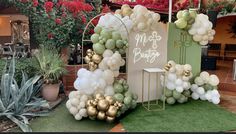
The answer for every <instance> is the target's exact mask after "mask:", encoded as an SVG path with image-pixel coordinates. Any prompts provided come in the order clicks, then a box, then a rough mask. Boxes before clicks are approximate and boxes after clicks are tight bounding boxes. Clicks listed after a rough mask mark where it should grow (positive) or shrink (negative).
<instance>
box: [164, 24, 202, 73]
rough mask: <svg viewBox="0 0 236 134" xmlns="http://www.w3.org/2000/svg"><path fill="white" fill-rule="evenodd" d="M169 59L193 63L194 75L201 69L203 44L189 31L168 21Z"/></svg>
mask: <svg viewBox="0 0 236 134" xmlns="http://www.w3.org/2000/svg"><path fill="white" fill-rule="evenodd" d="M167 43H168V49H167V59H168V61H169V60H173V61H175V62H176V63H178V64H190V65H192V68H193V70H192V72H193V75H194V76H196V75H198V74H199V73H200V71H201V46H200V45H199V44H198V43H197V42H195V41H193V39H192V36H191V35H189V34H188V31H184V30H181V29H178V28H176V26H175V24H174V23H168V41H167Z"/></svg>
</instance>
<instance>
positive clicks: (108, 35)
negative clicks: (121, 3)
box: [100, 29, 111, 39]
mask: <svg viewBox="0 0 236 134" xmlns="http://www.w3.org/2000/svg"><path fill="white" fill-rule="evenodd" d="M100 36H102V37H103V38H105V39H111V32H110V31H108V30H106V29H103V30H102V31H101V33H100Z"/></svg>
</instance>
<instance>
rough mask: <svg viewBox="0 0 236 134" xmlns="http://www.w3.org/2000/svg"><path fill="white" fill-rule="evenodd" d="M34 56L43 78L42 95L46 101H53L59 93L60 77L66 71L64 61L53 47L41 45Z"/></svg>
mask: <svg viewBox="0 0 236 134" xmlns="http://www.w3.org/2000/svg"><path fill="white" fill-rule="evenodd" d="M35 57H36V59H37V61H38V64H39V73H40V74H41V75H42V76H43V79H44V85H43V89H42V91H41V93H42V96H43V98H44V99H46V100H48V101H55V100H57V98H58V94H59V87H60V84H61V81H60V78H61V76H62V75H63V74H65V73H66V69H65V63H64V62H63V60H62V58H61V56H60V54H59V53H58V51H57V49H55V48H49V47H45V46H44V47H43V46H41V47H40V50H39V52H38V53H36V54H35Z"/></svg>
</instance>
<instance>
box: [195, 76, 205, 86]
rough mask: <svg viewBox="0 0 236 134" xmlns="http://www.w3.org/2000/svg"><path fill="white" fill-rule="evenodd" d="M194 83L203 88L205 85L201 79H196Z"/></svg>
mask: <svg viewBox="0 0 236 134" xmlns="http://www.w3.org/2000/svg"><path fill="white" fill-rule="evenodd" d="M194 82H195V83H196V84H197V85H198V86H202V85H203V84H204V81H203V79H202V78H201V77H196V78H195V80H194Z"/></svg>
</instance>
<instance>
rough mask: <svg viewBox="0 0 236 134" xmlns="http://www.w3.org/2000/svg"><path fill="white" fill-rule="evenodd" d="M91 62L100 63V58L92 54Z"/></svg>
mask: <svg viewBox="0 0 236 134" xmlns="http://www.w3.org/2000/svg"><path fill="white" fill-rule="evenodd" d="M92 61H93V62H95V63H97V64H99V63H100V62H101V61H102V57H101V56H100V55H97V54H94V55H93V56H92Z"/></svg>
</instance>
